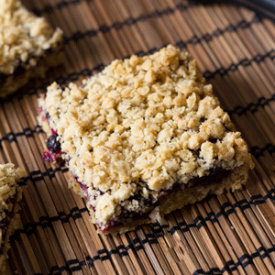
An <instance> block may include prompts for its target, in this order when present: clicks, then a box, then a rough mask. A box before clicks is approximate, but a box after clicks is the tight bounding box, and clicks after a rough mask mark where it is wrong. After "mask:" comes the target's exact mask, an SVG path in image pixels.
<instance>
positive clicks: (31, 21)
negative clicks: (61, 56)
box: [0, 0, 62, 74]
mask: <svg viewBox="0 0 275 275" xmlns="http://www.w3.org/2000/svg"><path fill="white" fill-rule="evenodd" d="M61 40H62V31H61V30H60V29H56V30H55V31H54V30H53V29H52V28H51V27H50V25H49V24H48V23H47V22H46V21H45V19H44V18H41V17H37V16H35V15H34V14H33V13H31V12H29V11H27V10H26V9H25V8H24V7H23V6H22V4H21V2H20V1H19V0H0V73H3V74H12V73H13V72H14V70H15V69H16V68H17V67H18V66H19V65H22V66H25V67H26V68H28V67H31V66H35V65H36V63H37V58H38V57H40V56H42V55H43V54H44V52H45V51H47V50H49V49H50V48H55V47H57V46H58V44H59V43H60V42H61Z"/></svg>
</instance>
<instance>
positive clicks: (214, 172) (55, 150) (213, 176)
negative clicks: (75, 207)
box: [43, 115, 233, 231]
mask: <svg viewBox="0 0 275 275" xmlns="http://www.w3.org/2000/svg"><path fill="white" fill-rule="evenodd" d="M46 117H47V119H48V116H47V115H46ZM57 137H58V134H57V132H56V131H54V130H53V129H52V136H50V137H49V138H48V140H47V148H48V150H49V152H44V155H43V160H44V161H55V160H56V158H57V155H61V154H64V152H62V151H61V145H60V142H59V141H58V140H57ZM194 153H195V154H196V155H197V156H199V150H198V151H196V152H194ZM232 171H233V169H232V170H225V169H222V168H220V167H217V166H216V167H213V168H212V169H210V170H209V173H208V175H206V176H203V177H195V178H193V179H191V180H190V181H189V182H188V183H187V184H181V183H175V184H174V185H173V187H172V189H169V190H162V191H161V194H160V196H159V197H158V200H156V199H154V198H153V196H152V195H149V196H148V198H144V196H142V194H141V191H140V192H139V193H138V194H135V195H133V196H131V197H129V198H128V199H127V200H125V201H123V202H122V203H121V205H120V207H121V214H120V215H119V216H117V217H115V219H113V220H110V221H109V224H108V225H107V226H106V225H104V227H101V226H100V225H98V227H99V230H101V231H108V230H109V229H110V228H113V227H118V226H122V225H125V224H127V223H129V222H130V221H139V220H143V219H147V218H149V215H150V213H151V211H152V210H153V209H154V208H155V207H156V206H158V204H159V202H160V201H161V200H163V199H165V197H166V196H168V195H171V194H173V193H177V192H179V191H182V190H186V189H190V188H196V187H198V186H200V187H207V186H211V185H215V184H218V183H219V182H221V181H222V180H223V179H224V178H226V177H229V176H230V174H231V172H232ZM75 179H76V182H77V183H78V185H79V187H80V188H81V189H82V190H83V192H84V193H85V195H86V200H87V201H90V200H95V199H96V198H97V196H101V195H103V194H104V192H102V191H101V190H98V189H95V190H96V191H98V195H95V196H90V195H89V194H88V186H86V185H85V184H83V183H81V182H80V181H79V180H78V178H77V177H76V176H75ZM140 184H141V186H142V188H143V187H146V188H147V189H148V186H147V185H146V183H140ZM142 188H141V189H142ZM141 189H140V190H141ZM134 200H136V201H138V202H139V204H141V205H142V209H143V210H146V211H143V212H139V211H130V210H128V209H126V208H125V207H124V205H127V203H131V202H132V201H134ZM91 209H92V210H93V211H94V212H96V208H95V207H93V206H91Z"/></svg>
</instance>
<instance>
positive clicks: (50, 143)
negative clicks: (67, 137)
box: [42, 129, 63, 161]
mask: <svg viewBox="0 0 275 275" xmlns="http://www.w3.org/2000/svg"><path fill="white" fill-rule="evenodd" d="M57 137H58V134H57V132H56V131H54V130H53V129H52V135H51V136H49V137H48V139H47V148H48V151H45V152H44V153H43V157H42V160H43V161H57V160H58V157H59V156H60V155H62V154H63V152H62V151H61V144H60V142H59V141H58V140H57Z"/></svg>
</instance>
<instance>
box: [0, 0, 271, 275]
mask: <svg viewBox="0 0 275 275" xmlns="http://www.w3.org/2000/svg"><path fill="white" fill-rule="evenodd" d="M220 2H222V1H220ZM23 3H24V4H25V5H26V7H27V8H28V9H30V10H33V11H34V12H35V13H37V14H38V15H42V16H44V17H46V18H47V20H48V21H49V22H50V23H51V24H52V25H53V26H55V27H57V26H58V27H60V28H62V29H63V31H64V36H65V40H64V53H65V60H64V66H63V67H62V68H61V69H60V68H59V69H56V70H52V71H51V72H50V74H48V76H47V78H46V79H44V80H43V82H42V83H40V84H39V86H36V87H35V88H31V89H28V91H25V92H24V93H23V90H22V91H21V92H20V93H19V94H17V95H15V96H14V97H13V98H11V99H8V100H2V101H1V103H0V163H5V162H13V163H15V164H16V165H17V166H20V167H21V168H23V169H25V171H26V172H27V177H26V178H25V179H24V182H23V183H22V187H23V199H22V202H21V208H22V211H21V224H20V228H19V229H18V230H17V231H16V232H15V234H14V236H13V238H12V241H11V244H12V248H11V250H10V253H9V274H14V275H15V274H35V275H38V274H62V275H63V274H87V275H88V274H94V275H105V274H110V275H111V274H123V275H124V274H149V275H152V274H165V275H166V274H171V275H172V274H194V275H195V274H196V275H199V274H209V275H210V274H234V275H237V274H240V275H241V274H248V275H251V274H270V275H274V274H275V187H274V184H275V178H274V176H275V174H274V167H275V161H274V155H273V153H274V152H275V146H274V145H275V135H274V133H275V77H274V75H275V64H274V59H275V25H274V23H272V22H271V21H269V20H267V19H264V18H259V17H258V16H257V15H256V14H255V13H253V12H251V11H249V10H247V9H245V8H242V7H235V6H233V5H228V4H213V5H207V6H203V5H194V4H190V3H189V2H188V1H186V0H182V1H180V0H113V1H112V0H63V1H60V0H25V1H23ZM170 43H171V44H174V45H176V46H178V47H180V48H181V49H182V50H183V51H185V50H187V51H189V52H190V53H191V54H192V56H193V57H194V58H195V59H196V60H197V62H198V65H199V68H200V70H201V71H202V72H203V74H204V76H205V77H206V79H207V81H209V82H210V83H212V84H213V86H214V89H215V93H216V95H217V96H218V98H219V100H220V102H221V105H222V107H223V108H224V109H226V110H227V111H228V112H229V113H230V115H231V118H232V120H233V121H234V123H235V125H236V126H237V128H238V130H240V131H241V132H242V134H243V137H244V138H245V139H246V141H247V142H248V144H249V147H250V151H251V153H252V155H253V159H254V162H255V163H256V167H255V169H254V171H253V172H251V175H250V178H249V180H248V183H247V185H246V186H245V188H244V189H243V190H241V191H238V192H235V193H233V194H232V193H227V194H224V195H221V196H219V197H216V196H212V197H210V198H208V199H206V200H204V201H202V202H200V203H196V204H194V205H191V206H188V207H185V208H184V209H182V210H178V211H175V212H173V213H172V214H170V215H168V216H166V222H167V223H166V224H165V225H163V226H160V225H159V224H157V223H155V224H152V225H146V226H142V228H140V229H138V230H136V231H133V232H129V233H127V234H123V235H117V236H111V235H110V236H104V235H98V234H97V233H96V228H95V226H94V225H92V224H91V223H90V221H89V215H88V212H87V209H86V207H85V202H84V201H83V200H82V199H81V198H79V197H78V196H77V195H75V194H74V193H73V192H72V191H71V190H70V189H68V187H67V181H68V179H69V173H68V170H67V168H66V167H65V166H64V165H62V164H51V163H45V162H43V161H42V160H41V155H42V153H43V150H45V149H46V144H45V139H46V135H45V134H44V133H43V131H42V130H41V128H40V127H39V125H38V124H37V120H36V116H37V111H36V108H37V98H38V97H39V95H40V94H42V93H44V92H45V88H46V87H47V86H48V85H49V84H50V83H51V82H52V81H54V80H55V81H57V82H58V83H61V84H65V85H66V84H68V83H69V82H72V81H75V82H77V83H80V82H81V80H82V79H83V78H85V77H89V76H90V75H93V74H95V73H97V72H98V71H100V70H101V69H102V68H103V67H104V66H105V65H108V64H109V63H110V62H111V61H112V60H113V59H115V58H126V57H129V56H130V55H131V54H138V55H144V54H148V53H152V52H154V51H156V50H158V49H160V48H161V47H163V46H165V45H167V44H170Z"/></svg>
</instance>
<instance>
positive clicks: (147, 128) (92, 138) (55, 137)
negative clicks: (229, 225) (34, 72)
mask: <svg viewBox="0 0 275 275" xmlns="http://www.w3.org/2000/svg"><path fill="white" fill-rule="evenodd" d="M39 106H40V107H39V112H40V115H39V121H40V124H41V125H42V127H43V129H44V130H45V131H46V133H47V134H48V140H47V147H48V152H45V154H44V159H45V160H50V161H55V160H56V158H57V157H62V158H63V159H64V160H65V161H66V164H67V166H68V167H69V169H70V171H71V173H72V177H73V180H72V182H71V185H72V186H73V188H74V189H75V190H76V192H77V193H79V194H80V195H82V196H83V197H85V198H86V200H87V207H88V209H89V211H90V216H91V220H92V222H93V223H96V224H97V227H98V229H99V231H103V232H105V233H110V232H111V233H116V232H125V231H128V230H131V229H134V228H135V227H136V226H137V225H140V224H143V223H149V222H150V221H151V220H155V219H161V217H162V215H163V214H167V213H170V212H171V211H173V210H175V209H179V208H182V207H183V206H184V205H186V204H189V203H194V202H196V201H199V200H202V199H203V198H204V197H206V196H207V195H208V194H217V195H219V194H221V193H222V192H224V191H226V190H232V191H234V190H237V189H240V188H241V187H242V185H243V184H244V183H245V181H246V179H247V177H248V171H249V169H250V168H253V163H252V160H251V156H250V154H249V153H248V148H247V145H246V143H245V141H244V140H243V139H242V138H241V134H240V132H237V131H236V130H235V127H234V125H233V124H232V122H231V120H230V118H229V116H228V114H227V113H226V112H224V111H223V110H222V109H221V107H220V106H219V101H218V99H217V98H216V97H215V96H214V95H213V92H212V86H211V85H209V84H205V80H204V78H203V77H202V75H201V74H200V73H199V72H198V69H197V64H196V61H195V60H193V59H192V58H191V56H190V55H189V54H188V53H183V52H181V51H180V50H179V49H177V48H175V47H173V46H172V45H169V46H168V47H166V48H163V49H162V50H160V51H159V52H156V53H155V54H153V55H150V56H145V57H142V58H141V57H137V56H135V55H133V56H132V57H131V58H130V59H126V60H124V61H121V60H115V61H113V62H112V63H111V65H109V66H107V67H106V68H105V69H104V70H103V71H102V72H101V73H99V74H97V75H95V76H93V77H91V78H89V79H87V80H85V81H84V82H83V85H82V86H81V87H78V86H77V85H76V84H72V83H71V84H70V85H69V86H68V87H67V88H65V89H63V88H62V87H60V86H59V85H57V84H56V83H53V84H52V85H51V86H50V87H49V88H48V92H47V94H46V96H43V97H42V98H41V99H40V100H39Z"/></svg>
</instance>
